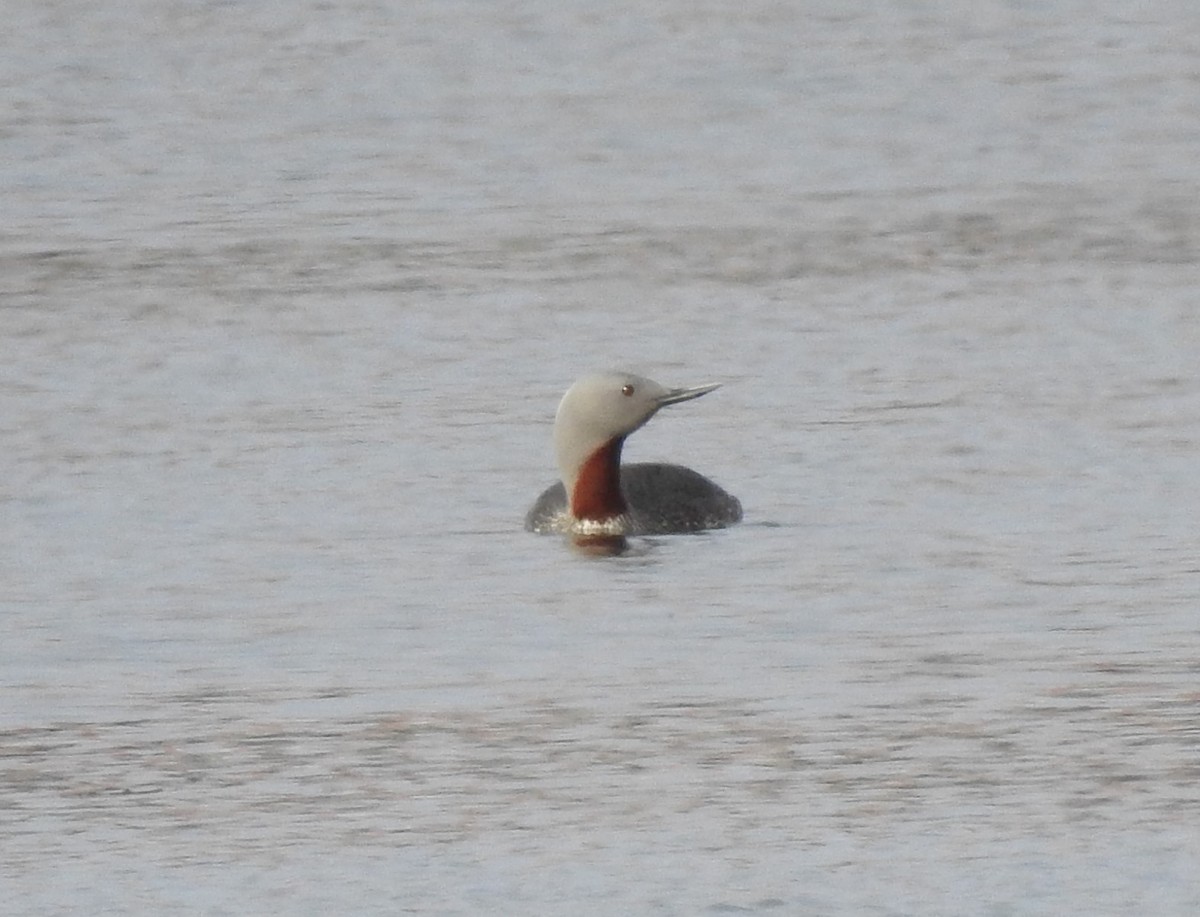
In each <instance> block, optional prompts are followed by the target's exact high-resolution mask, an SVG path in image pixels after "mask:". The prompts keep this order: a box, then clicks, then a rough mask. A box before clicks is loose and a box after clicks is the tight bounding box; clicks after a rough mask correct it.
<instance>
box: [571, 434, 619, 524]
mask: <svg viewBox="0 0 1200 917" xmlns="http://www.w3.org/2000/svg"><path fill="white" fill-rule="evenodd" d="M624 442H625V440H624V439H623V438H621V439H612V440H609V441H608V442H607V443H605V444H604V445H603V446H601V447H600V448H599V449H597V450H596V451H595V452H593V453H592V454H591V455H589V456H588V457H587V461H586V462H584V463H583V467H581V468H580V469H579V477H577V478H576V479H575V489H574V490H573V491H571V515H572V516H574V517H575V518H576V519H586V520H589V521H592V522H603V521H604V520H605V519H611V518H613V517H614V516H620V515H621V514H622V513H624V512H625V511H626V510H627V509H628V507H627V506H626V505H625V497H624V496H622V495H621V446H622V445H623V444H624Z"/></svg>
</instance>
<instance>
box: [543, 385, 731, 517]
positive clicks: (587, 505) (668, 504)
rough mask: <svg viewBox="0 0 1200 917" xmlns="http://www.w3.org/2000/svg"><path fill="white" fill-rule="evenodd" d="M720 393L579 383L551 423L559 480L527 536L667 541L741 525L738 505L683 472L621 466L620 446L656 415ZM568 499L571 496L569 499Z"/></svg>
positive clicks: (659, 466)
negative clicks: (665, 538) (658, 537)
mask: <svg viewBox="0 0 1200 917" xmlns="http://www.w3.org/2000/svg"><path fill="white" fill-rule="evenodd" d="M717 388H720V383H713V384H709V385H698V386H695V387H693V388H671V389H669V388H665V387H664V386H662V385H659V384H658V383H657V382H655V381H654V380H653V379H646V378H644V377H642V376H635V375H633V374H631V373H624V372H609V373H601V374H598V375H590V376H584V377H583V378H582V379H580V380H579V381H577V382H576V383H575V384H574V385H572V386H571V387H570V388H569V389H567V393H566V394H565V395H563V399H562V401H561V402H560V403H559V405H558V413H557V414H556V415H555V418H554V449H555V453H556V456H557V459H558V470H559V474H560V475H561V476H562V480H561V481H560V482H559V483H557V484H554V485H552V486H550V487H548V488H547V489H546V490H545V491H544V492H543V493H542V495H541V496H540V497H538V499H537V501H536V502H535V503H534V504H533V507H532V508H531V509H530V510H529V512H528V514H527V515H526V516H525V528H526V529H528V530H529V531H531V532H542V533H545V532H558V533H562V534H567V535H574V536H582V537H584V538H587V537H592V536H598V537H601V538H603V537H622V538H623V536H625V535H666V534H676V533H682V532H697V531H701V530H702V529H712V528H724V527H726V526H729V525H733V524H734V523H736V522H740V521H741V518H742V504H741V503H739V502H738V500H737V498H736V497H733V496H731V495H730V494H728V493H726V492H725V491H724V490H722V489H721V488H720V487H718V486H717V485H716V484H714V483H713V482H712V481H710V480H709V479H708V478H706V477H705V476H704V475H702V474H699V473H698V472H695V471H692V469H690V468H685V467H683V466H682V465H668V464H661V463H657V462H655V463H636V462H635V463H633V464H629V465H622V464H621V447H622V446H623V445H624V444H625V438H626V437H627V436H629V434H630V433H633V432H634V431H636V430H638V429H640V428H641V427H642V426H643V425H644V424H645V423H646V422H647V421H648V420H649V419H650V418H651V417H653V416H654V415H655V414H657V413H658V412H659V410H660V409H661V408H664V407H666V406H667V405H671V404H679V403H680V402H682V401H690V400H691V399H693V398H699V397H700V396H701V395H707V394H708V393H709V392H711V391H713V390H714V389H717ZM568 495H569V496H568Z"/></svg>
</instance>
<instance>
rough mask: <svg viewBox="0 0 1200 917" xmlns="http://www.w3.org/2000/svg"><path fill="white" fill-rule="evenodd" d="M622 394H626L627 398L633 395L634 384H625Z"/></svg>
mask: <svg viewBox="0 0 1200 917" xmlns="http://www.w3.org/2000/svg"><path fill="white" fill-rule="evenodd" d="M621 394H622V395H624V396H625V397H626V398H628V397H629V396H630V395H632V394H633V386H632V385H629V384H626V385H625V386H624V387H623V388H622V389H621Z"/></svg>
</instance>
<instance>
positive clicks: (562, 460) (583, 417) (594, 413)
mask: <svg viewBox="0 0 1200 917" xmlns="http://www.w3.org/2000/svg"><path fill="white" fill-rule="evenodd" d="M719 387H720V383H712V384H709V385H698V386H695V387H693V388H674V389H670V388H665V387H664V386H661V385H659V384H658V383H657V382H655V381H654V380H653V379H647V378H645V377H644V376H635V375H633V374H632V373H622V372H612V373H599V374H597V375H594V376H584V377H583V378H582V379H580V380H579V381H578V382H576V383H575V384H574V385H572V386H571V387H570V388H569V389H567V393H566V394H565V395H563V399H562V401H561V402H560V403H559V405H558V413H557V414H556V415H555V418H554V448H555V452H556V453H557V456H558V469H559V472H560V474H561V475H562V479H563V484H564V485H565V486H566V488H567V493H568V494H569V493H571V492H572V489H573V488H574V484H575V479H576V477H577V476H578V474H579V469H580V468H581V467H582V465H583V463H584V462H585V461H586V460H587V459H588V457H589V456H590V455H591V454H592V453H593V452H595V451H596V450H597V449H599V448H600V447H601V446H604V445H605V444H606V443H609V442H611V441H612V440H614V439H624V438H625V437H626V436H628V435H629V434H630V433H632V432H634V431H635V430H637V429H638V428H640V427H641V426H642V425H643V424H645V423H646V421H648V420H649V419H650V418H651V417H653V416H654V415H655V414H657V413H658V411H659V409H660V408H664V407H666V406H667V405H669V404H678V403H679V402H681V401H689V400H691V399H692V398H699V397H700V396H701V395H706V394H708V393H709V392H711V391H712V390H713V389H716V388H719Z"/></svg>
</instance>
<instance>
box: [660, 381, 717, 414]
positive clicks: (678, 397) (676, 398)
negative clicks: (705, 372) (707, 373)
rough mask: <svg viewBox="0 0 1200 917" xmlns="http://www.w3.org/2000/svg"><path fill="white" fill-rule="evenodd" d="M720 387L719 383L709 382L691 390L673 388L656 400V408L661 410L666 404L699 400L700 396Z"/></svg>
mask: <svg viewBox="0 0 1200 917" xmlns="http://www.w3.org/2000/svg"><path fill="white" fill-rule="evenodd" d="M720 387H721V383H720V382H710V383H709V384H708V385H697V386H695V387H693V388H673V389H671V390H670V391H669V392H667V393H666V394H665V395H662V396H661V397H660V398H659V399H658V406H659V407H660V408H661V407H666V406H667V405H668V404H679V402H681V401H691V400H692V399H693V398H699V397H700V396H701V395H707V394H708V393H709V392H711V391H713V390H715V389H718V388H720Z"/></svg>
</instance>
